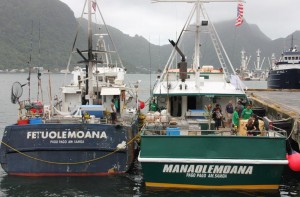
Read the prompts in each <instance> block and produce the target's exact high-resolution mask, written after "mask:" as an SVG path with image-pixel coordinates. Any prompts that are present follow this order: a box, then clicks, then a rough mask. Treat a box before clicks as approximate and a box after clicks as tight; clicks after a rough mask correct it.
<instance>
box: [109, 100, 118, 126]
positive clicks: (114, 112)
mask: <svg viewBox="0 0 300 197" xmlns="http://www.w3.org/2000/svg"><path fill="white" fill-rule="evenodd" d="M110 108H111V123H112V124H115V123H116V121H117V110H116V107H115V103H114V99H111V103H110Z"/></svg>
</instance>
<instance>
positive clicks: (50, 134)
mask: <svg viewBox="0 0 300 197" xmlns="http://www.w3.org/2000/svg"><path fill="white" fill-rule="evenodd" d="M48 138H50V139H87V138H96V139H100V138H105V139H106V138H107V136H106V133H105V132H104V131H85V132H84V131H28V132H27V139H48Z"/></svg>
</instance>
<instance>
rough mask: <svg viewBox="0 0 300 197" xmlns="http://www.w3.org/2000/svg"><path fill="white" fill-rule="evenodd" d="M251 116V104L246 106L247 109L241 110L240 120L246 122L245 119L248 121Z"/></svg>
mask: <svg viewBox="0 0 300 197" xmlns="http://www.w3.org/2000/svg"><path fill="white" fill-rule="evenodd" d="M252 114H253V111H252V109H251V104H248V105H247V108H246V109H244V110H243V112H242V114H241V116H242V119H244V120H246V119H249V118H250V117H251V116H252Z"/></svg>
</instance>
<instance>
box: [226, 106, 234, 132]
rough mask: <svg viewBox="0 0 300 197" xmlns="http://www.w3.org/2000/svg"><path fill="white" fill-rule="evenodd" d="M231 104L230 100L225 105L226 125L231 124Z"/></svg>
mask: <svg viewBox="0 0 300 197" xmlns="http://www.w3.org/2000/svg"><path fill="white" fill-rule="evenodd" d="M233 111H234V110H233V105H232V100H230V101H229V102H228V104H227V105H226V109H225V112H226V120H227V127H230V126H231V122H232V114H233Z"/></svg>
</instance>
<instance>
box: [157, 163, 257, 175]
mask: <svg viewBox="0 0 300 197" xmlns="http://www.w3.org/2000/svg"><path fill="white" fill-rule="evenodd" d="M162 172H163V173H173V174H175V173H185V174H186V177H189V178H196V177H198V178H227V176H228V175H230V174H241V175H252V173H253V166H245V165H241V166H238V165H188V164H165V165H164V167H163V170H162Z"/></svg>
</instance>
